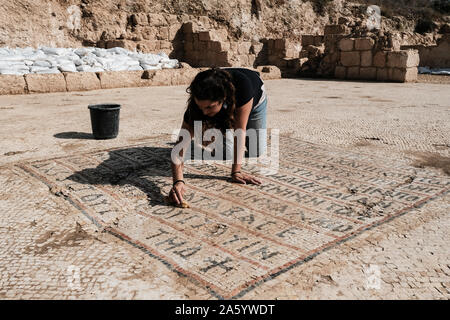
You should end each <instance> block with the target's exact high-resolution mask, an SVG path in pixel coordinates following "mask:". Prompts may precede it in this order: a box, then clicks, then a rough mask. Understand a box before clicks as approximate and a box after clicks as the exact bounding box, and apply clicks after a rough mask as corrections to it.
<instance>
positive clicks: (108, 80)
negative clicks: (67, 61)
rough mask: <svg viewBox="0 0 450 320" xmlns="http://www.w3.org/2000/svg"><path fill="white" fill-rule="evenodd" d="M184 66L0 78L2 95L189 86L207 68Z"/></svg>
mask: <svg viewBox="0 0 450 320" xmlns="http://www.w3.org/2000/svg"><path fill="white" fill-rule="evenodd" d="M181 66H182V68H177V69H163V70H147V71H114V72H97V73H95V72H74V73H72V72H64V73H57V74H26V75H23V76H15V75H0V95H13V94H32V93H50V92H72V91H89V90H99V89H112V88H127V87H149V86H176V85H189V84H190V83H191V82H192V80H193V79H194V77H195V76H196V75H197V73H198V72H201V71H203V70H206V69H207V68H192V67H190V66H189V65H188V64H186V63H181ZM254 70H256V71H258V72H259V73H260V75H261V78H262V79H263V80H271V79H280V78H281V71H280V69H279V68H277V67H275V66H259V67H258V68H256V69H254Z"/></svg>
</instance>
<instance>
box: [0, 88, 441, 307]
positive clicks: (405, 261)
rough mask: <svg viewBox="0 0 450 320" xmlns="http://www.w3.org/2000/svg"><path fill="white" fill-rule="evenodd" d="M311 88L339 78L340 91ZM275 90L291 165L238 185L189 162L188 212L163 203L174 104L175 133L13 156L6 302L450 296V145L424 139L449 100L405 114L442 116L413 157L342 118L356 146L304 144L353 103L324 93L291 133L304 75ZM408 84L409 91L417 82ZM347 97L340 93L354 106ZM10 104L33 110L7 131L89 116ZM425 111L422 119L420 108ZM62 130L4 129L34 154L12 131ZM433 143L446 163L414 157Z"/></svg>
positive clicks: (0, 284)
mask: <svg viewBox="0 0 450 320" xmlns="http://www.w3.org/2000/svg"><path fill="white" fill-rule="evenodd" d="M301 84H302V85H304V86H308V85H311V83H309V82H307V81H302V82H301ZM313 84H314V85H315V86H319V85H323V84H327V85H330V86H332V85H333V86H332V88H330V91H334V90H336V91H338V88H336V87H339V86H342V84H341V83H337V82H329V83H328V82H318V83H317V82H313ZM268 85H269V90H270V89H271V90H270V91H271V92H275V90H274V89H277V90H276V92H278V91H280V92H279V93H276V94H273V99H272V101H274V102H276V104H275V103H274V107H273V108H272V110H271V111H270V113H269V119H271V121H272V122H271V123H273V124H277V123H285V124H287V125H283V127H282V128H283V130H282V136H281V137H280V154H281V157H280V169H279V171H278V172H277V173H272V174H268V175H267V174H262V171H261V169H262V168H264V167H265V166H264V164H247V165H246V166H245V169H246V170H247V171H248V172H252V173H254V174H257V175H261V177H262V178H263V180H264V184H263V186H260V187H255V186H242V185H235V184H230V183H229V182H228V181H227V176H228V174H229V168H228V167H229V164H227V163H216V164H212V163H205V164H190V165H188V166H187V168H186V171H185V176H186V179H187V182H188V196H187V199H188V201H189V203H190V204H191V208H189V209H179V208H173V207H170V206H167V204H166V203H164V201H163V195H165V194H166V193H167V190H168V189H169V186H170V180H171V178H170V170H169V169H170V168H169V166H168V165H169V164H168V161H167V159H168V157H169V155H170V147H171V144H170V143H169V141H170V137H169V136H168V135H165V134H164V133H167V126H168V124H169V125H170V123H171V120H170V119H171V117H172V116H173V115H172V114H170V113H169V112H166V113H164V111H163V112H162V113H164V114H165V115H167V118H168V119H167V120H165V121H161V122H165V123H166V129H165V131H164V130H161V131H158V129H157V128H156V129H154V128H151V129H150V130H148V131H147V132H145V134H143V133H142V132H141V130H140V129H139V127H134V128H133V129H130V131H131V132H128V131H127V130H124V129H123V127H122V132H123V133H124V134H123V136H125V137H122V136H119V138H118V139H117V140H115V141H103V142H100V141H94V140H88V139H82V138H83V137H88V136H87V134H86V133H84V135H83V133H82V132H78V133H74V132H72V133H67V134H66V135H64V134H59V135H58V134H54V137H53V135H52V139H49V138H48V134H47V137H45V138H43V139H41V141H38V142H37V144H36V147H35V148H38V149H39V150H36V152H33V151H30V154H31V153H33V155H32V156H30V154H28V155H27V153H28V152H23V153H21V152H20V151H16V152H18V153H14V151H9V153H8V152H5V153H4V156H3V157H2V159H1V160H2V163H4V166H3V167H2V169H1V173H0V179H1V181H0V184H1V186H2V187H1V189H0V208H1V210H2V212H3V214H2V216H1V219H0V228H2V231H3V230H4V232H2V236H1V238H0V242H1V244H2V245H1V249H0V256H1V257H2V263H1V264H0V270H1V273H0V274H1V278H0V297H1V298H31V297H32V298H69V299H70V298H125V299H141V298H150V299H152V298H163V299H165V298H168V299H171V298H182V299H183V298H188V299H215V298H221V297H224V298H250V299H253V298H255V299H265V298H268V299H298V298H338V299H339V298H358V299H359V298H363V299H367V298H368V299H373V298H429V299H435V298H438V299H448V298H449V297H450V294H449V288H448V286H449V282H450V275H449V271H450V266H449V264H448V261H449V256H450V253H449V250H448V248H447V243H448V242H449V240H450V239H449V236H448V234H449V232H448V231H449V219H448V212H449V209H450V202H449V195H448V189H449V186H450V180H449V177H448V175H446V174H445V173H444V172H443V170H445V169H446V166H448V162H446V161H448V160H446V159H448V158H446V155H447V154H448V150H446V149H445V148H435V147H434V146H427V147H425V148H424V147H423V145H422V144H421V143H420V141H418V140H420V139H417V137H422V136H423V140H424V142H425V143H429V140H431V139H435V140H434V141H436V142H437V141H439V144H442V145H445V144H446V142H448V134H445V133H444V132H445V130H446V129H448V127H447V126H448V107H449V106H448V105H446V104H445V103H446V101H449V100H446V101H445V97H443V98H442V97H441V98H440V99H443V100H437V99H436V100H431V101H432V102H433V103H432V104H434V105H435V107H430V109H429V110H428V114H429V116H428V119H421V118H420V117H418V116H417V114H415V115H410V114H406V115H405V114H404V113H402V112H400V111H399V112H398V116H399V117H406V118H408V117H410V118H409V119H410V121H415V122H417V123H418V126H419V128H422V127H420V126H424V127H426V126H427V125H429V121H430V119H432V120H433V121H435V127H434V128H435V129H436V130H434V131H435V132H434V134H433V135H432V136H431V137H430V136H429V135H428V138H429V140H427V133H426V132H422V131H421V130H418V131H416V132H415V135H414V136H411V137H410V141H411V142H409V141H408V140H407V141H408V143H407V144H404V146H405V145H409V146H411V148H410V149H407V150H406V151H407V152H405V150H402V148H401V147H399V145H396V144H395V143H393V144H392V145H388V146H384V145H382V144H377V142H378V140H370V139H369V140H367V143H361V140H359V138H358V137H354V135H353V131H352V128H349V127H348V126H347V125H344V124H340V123H339V122H336V125H335V126H334V127H333V128H332V129H331V132H335V131H338V132H343V133H344V134H343V135H344V136H345V135H347V136H351V137H352V139H351V142H352V143H353V144H352V145H350V146H347V144H342V143H339V142H340V139H341V137H340V136H339V137H338V136H333V135H332V134H330V131H329V130H330V128H329V127H328V126H326V125H323V128H322V129H323V130H322V132H321V133H320V134H319V133H318V134H317V135H315V136H314V137H316V138H315V140H320V139H326V140H327V143H318V142H317V141H314V140H313V139H305V136H306V135H309V134H312V133H310V132H308V129H311V127H312V126H317V127H319V126H320V121H315V122H311V121H308V120H310V119H308V118H311V117H317V118H320V117H321V116H322V118H325V119H323V123H324V124H327V123H328V122H329V120H328V117H329V116H326V117H323V111H324V110H327V111H329V112H330V113H332V114H333V115H335V114H337V111H336V110H335V109H343V110H341V111H345V109H346V107H344V106H342V105H333V106H326V105H325V104H323V105H322V103H323V102H321V103H320V104H319V110H315V111H314V110H313V109H312V108H311V109H309V108H308V107H302V111H304V112H302V113H298V114H297V113H296V115H295V117H292V116H291V118H293V119H292V122H293V123H296V128H297V131H296V132H293V131H290V130H288V129H287V128H288V127H289V126H290V124H289V122H288V121H285V119H284V114H286V113H287V112H286V111H283V110H285V109H284V108H286V106H289V105H290V103H292V101H290V100H291V99H295V97H298V94H295V95H284V96H281V95H282V94H284V93H285V92H284V90H282V89H281V87H280V86H284V87H285V86H291V87H296V86H298V85H299V83H298V82H297V81H295V80H290V81H286V80H282V81H269V82H268ZM344 85H345V86H352V85H361V86H371V85H372V84H365V83H345V84H344ZM377 85H378V84H377ZM407 86H409V85H407ZM416 86H417V87H416V88H415V90H414V91H420V90H422V89H423V87H422V86H424V85H417V84H416ZM425 86H439V85H425ZM441 87H442V88H444V87H445V86H441ZM442 88H441V89H442ZM151 89H154V90H150V91H147V90H148V89H147V88H146V89H140V90H143V91H142V92H146V93H148V94H149V93H155V92H156V93H158V90H161V88H151ZM340 89H342V88H340ZM371 89H373V88H371ZM426 89H429V88H428V87H426ZM135 90H136V89H129V91H127V90H125V91H123V92H124V93H125V94H128V95H130V101H129V103H130V105H131V104H132V103H135V101H134V100H135V99H139V98H136V97H131V96H132V95H134V92H136V91H135ZM172 90H173V89H172ZM304 90H306V88H305V89H304ZM377 90H380V92H381V88H377ZM398 90H399V91H400V92H403V91H406V92H411V94H413V91H409V90H411V88H408V87H405V88H400V87H399V88H398ZM174 91H175V93H174V97H175V98H171V97H165V98H164V99H163V100H164V101H165V102H166V103H167V102H168V101H171V100H177V101H182V100H181V98H182V97H183V94H182V92H181V91H182V88H181V87H180V90H178V88H177V89H176V90H174ZM111 92H113V91H99V92H98V93H99V96H97V97H96V99H98V100H100V99H105V98H106V97H108V94H110V93H111ZM180 93H181V94H180ZM102 94H103V95H105V96H103V97H102ZM279 94H280V96H279ZM67 95H69V94H66V95H65V96H63V95H59V94H57V95H40V96H35V97H36V100H37V102H39V101H43V100H45V98H46V97H47V99H48V97H51V98H53V100H52V104H58V99H67V98H64V97H67ZM113 95H114V93H113ZM444 95H445V94H444ZM447 95H448V94H447ZM78 97H79V99H84V98H83V97H84V96H82V95H80V96H78ZM126 98H127V96H126V95H125V96H124V97H123V99H126ZM351 98H352V97H351V95H349V96H348V97H347V98H344V97H342V99H345V101H347V102H348V103H349V104H350V103H351V101H353V100H351ZM2 99H3V98H2ZM10 99H16V100H15V101H17V102H16V103H17V104H19V101H20V99H21V97H5V98H4V99H3V100H5V101H12V100H10ZM22 99H25V98H23V97H22ZM326 99H327V98H326V97H322V98H321V99H320V101H326ZM380 100H382V99H380ZM425 100H426V99H425ZM0 101H1V100H0ZM0 103H2V104H4V102H0ZM40 103H42V102H40ZM77 103H80V102H79V101H78V102H77ZM160 103H161V104H163V102H160ZM428 103H430V102H428ZM80 104H81V103H80ZM375 105H376V106H375V107H372V108H371V107H370V103H367V104H366V103H365V104H364V106H363V107H362V108H359V109H357V110H353V111H352V112H349V113H348V114H347V115H346V116H347V119H351V118H352V117H363V116H367V112H368V110H371V112H373V113H375V114H378V112H381V111H380V110H378V109H379V106H378V105H377V104H376V103H375ZM390 106H392V104H390ZM5 107H6V106H5ZM387 107H388V106H386V108H387ZM10 108H13V109H3V110H2V112H3V111H4V112H10V111H13V112H19V113H22V117H21V116H20V115H18V114H15V115H14V114H10V115H8V114H7V113H6V117H5V118H4V119H3V120H1V121H2V124H5V125H8V120H12V119H16V127H18V128H20V127H21V126H22V127H24V128H25V127H26V123H28V126H29V127H30V126H33V123H35V124H36V125H37V124H38V123H39V122H38V119H39V117H44V116H49V117H50V118H52V119H54V120H59V121H60V122H63V123H65V125H66V126H65V127H67V126H73V128H76V126H77V121H79V120H77V118H80V115H78V113H80V112H81V110H79V109H80V108H79V107H78V110H79V111H75V110H73V111H71V112H73V113H74V114H77V116H75V117H74V119H68V117H67V114H66V115H64V116H62V115H58V116H55V115H53V114H51V111H52V110H53V107H52V106H50V107H45V106H42V110H41V114H40V115H37V114H34V115H31V116H28V117H26V116H25V113H26V110H27V108H28V107H27V106H26V105H23V106H21V105H17V106H10ZM60 108H61V107H60ZM70 108H71V107H70ZM321 108H322V109H321ZM380 108H383V107H380ZM445 108H446V109H445ZM130 109H131V107H130ZM136 109H137V110H136V111H140V110H142V109H140V108H139V107H138V108H136ZM178 109H179V110H181V109H182V108H181V107H179V108H178ZM28 110H30V109H28ZM445 110H447V112H445ZM130 111H131V110H129V111H128V113H126V114H125V115H124V114H123V115H122V116H123V118H122V120H121V121H122V123H123V122H125V128H127V127H128V128H132V127H133V125H136V123H138V122H139V121H140V118H141V116H140V115H138V114H135V115H132V113H131V112H130ZM347 111H349V110H347ZM413 111H414V112H416V113H417V112H422V110H421V109H420V107H418V110H416V109H414V110H413ZM33 112H34V110H33ZM83 112H84V108H83ZM160 112H161V111H160ZM314 112H316V113H314ZM414 112H413V113H414ZM405 113H408V112H405ZM178 116H179V115H178ZM384 116H385V117H386V116H387V115H386V114H385V115H384ZM81 117H82V116H81ZM342 117H344V115H342ZM377 117H379V118H380V119H381V118H382V117H383V115H382V114H379V115H377ZM174 118H176V117H174ZM305 118H306V119H305ZM369 118H370V117H369ZM124 119H125V121H123V120H124ZM371 119H372V118H371ZM175 121H176V120H175ZM295 121H296V122H295ZM372 121H374V120H373V119H372ZM355 122H356V120H355ZM385 123H386V126H385V129H386V131H387V133H386V135H385V136H383V138H384V137H386V138H388V137H391V135H390V134H391V132H392V131H388V130H394V131H395V126H392V123H389V121H385ZM54 127H55V128H50V127H48V126H45V127H42V128H38V127H37V126H36V127H35V129H34V130H33V129H31V130H29V131H30V132H28V133H26V132H23V133H22V132H16V133H14V134H12V135H9V134H8V133H10V132H8V130H7V129H5V127H3V129H2V130H1V131H0V135H1V136H2V138H3V137H7V136H9V137H11V139H9V140H8V141H6V139H5V140H3V139H2V150H8V148H10V149H11V147H12V146H13V147H14V148H13V150H24V149H26V148H24V147H25V146H26V145H27V144H28V143H30V142H29V141H21V142H19V141H17V140H16V141H15V142H14V139H18V137H19V140H20V137H27V138H29V139H30V140H32V141H33V140H34V139H36V137H35V136H36V134H38V135H39V134H40V135H42V136H45V135H46V131H47V130H53V131H54V130H55V129H56V130H57V129H58V128H62V127H64V126H62V125H61V123H57V122H56V123H55V125H54ZM84 127H86V124H82V125H81V129H79V130H80V131H81V130H83V129H84ZM269 127H272V128H276V126H273V125H270V124H269ZM7 128H8V127H7ZM146 128H148V127H146ZM380 129H381V128H366V130H368V131H370V130H373V131H375V130H380ZM33 131H35V132H34V133H33ZM61 132H62V131H59V133H61ZM85 132H89V131H88V130H87V129H86V130H85ZM133 132H134V134H135V135H134V136H133V135H132V133H133ZM447 132H448V131H447ZM148 133H150V134H148ZM403 134H404V135H405V136H408V134H406V133H403ZM121 135H122V134H121ZM69 136H70V137H71V138H72V139H75V141H76V142H75V143H76V144H78V145H79V146H78V147H76V148H75V150H74V149H73V148H67V147H66V148H64V146H65V145H66V146H67V142H65V143H61V141H60V140H64V139H62V138H64V137H66V138H67V137H69ZM438 137H443V140H439V139H438ZM132 139H134V140H132ZM392 139H393V140H392V141H397V140H396V139H395V138H392ZM446 139H447V141H446ZM11 140H12V141H13V142H11ZM311 140H313V141H311ZM405 140H406V139H403V141H405ZM35 141H37V140H35ZM414 141H418V143H417V144H416V145H415V146H416V148H412V145H413V142H414ZM133 142H134V143H133ZM373 142H375V143H374V144H372V143H373ZM72 144H74V143H72ZM418 149H419V150H418ZM424 149H425V150H430V149H431V150H433V151H434V153H432V155H433V157H434V158H433V159H434V162H433V161H431V162H430V161H429V160H430V159H429V158H427V159H428V162H427V161H425V162H424V158H420V157H419V158H415V157H413V156H416V155H418V154H419V153H417V152H418V151H421V153H420V155H423V156H425V155H427V156H429V155H430V153H426V154H425V153H424V151H423V150H424ZM53 150H54V151H55V152H53ZM7 154H9V155H7ZM436 159H438V160H439V159H440V161H436ZM414 161H415V162H414ZM420 161H422V162H420ZM430 166H431V167H430Z"/></svg>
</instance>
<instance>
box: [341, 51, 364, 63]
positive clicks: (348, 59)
mask: <svg viewBox="0 0 450 320" xmlns="http://www.w3.org/2000/svg"><path fill="white" fill-rule="evenodd" d="M341 63H342V65H343V66H344V67H354V66H359V65H360V64H361V55H360V53H359V51H349V52H347V51H344V52H341Z"/></svg>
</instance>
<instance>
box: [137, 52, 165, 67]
mask: <svg viewBox="0 0 450 320" xmlns="http://www.w3.org/2000/svg"><path fill="white" fill-rule="evenodd" d="M160 61H161V57H160V56H158V55H156V54H152V55H147V56H146V57H143V58H140V59H139V62H140V63H141V64H148V65H153V66H157V65H158V64H159V62H160Z"/></svg>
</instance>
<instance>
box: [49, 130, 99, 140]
mask: <svg viewBox="0 0 450 320" xmlns="http://www.w3.org/2000/svg"><path fill="white" fill-rule="evenodd" d="M53 136H54V137H55V138H58V139H94V136H93V135H92V134H91V133H85V132H75V131H68V132H60V133H56V134H54V135H53Z"/></svg>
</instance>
